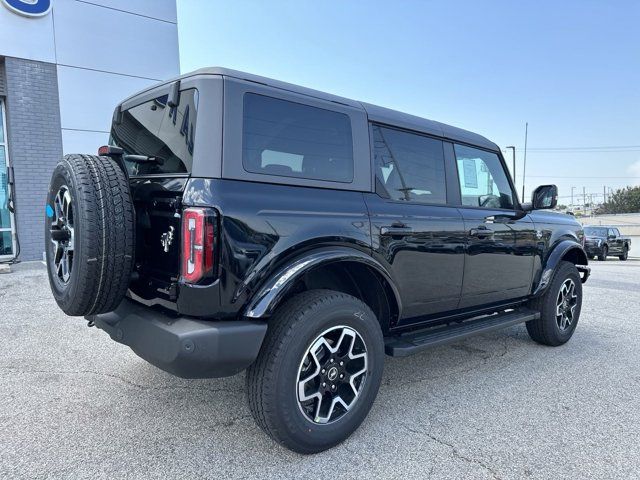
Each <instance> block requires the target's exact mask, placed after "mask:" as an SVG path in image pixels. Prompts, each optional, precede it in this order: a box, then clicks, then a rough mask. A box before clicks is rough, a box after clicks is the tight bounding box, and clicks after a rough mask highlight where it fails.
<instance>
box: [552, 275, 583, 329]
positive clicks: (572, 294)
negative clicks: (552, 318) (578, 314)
mask: <svg viewBox="0 0 640 480" xmlns="http://www.w3.org/2000/svg"><path fill="white" fill-rule="evenodd" d="M577 306H578V294H577V293H576V284H575V282H574V281H573V280H572V279H570V278H567V279H566V280H565V281H564V282H563V283H562V286H561V287H560V291H559V292H558V298H557V300H556V322H557V323H558V327H559V328H560V330H562V331H564V330H566V329H567V328H569V327H571V325H572V324H573V320H574V316H575V311H576V307H577Z"/></svg>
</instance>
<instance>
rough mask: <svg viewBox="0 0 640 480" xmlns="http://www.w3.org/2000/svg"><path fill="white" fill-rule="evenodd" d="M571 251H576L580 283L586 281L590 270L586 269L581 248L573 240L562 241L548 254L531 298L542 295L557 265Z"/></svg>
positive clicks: (585, 258) (586, 261) (585, 254)
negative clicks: (580, 275) (580, 277)
mask: <svg viewBox="0 0 640 480" xmlns="http://www.w3.org/2000/svg"><path fill="white" fill-rule="evenodd" d="M571 250H576V251H577V254H578V258H579V260H580V261H579V262H578V263H577V264H576V266H577V267H578V270H579V271H581V272H582V273H583V277H582V283H584V282H586V281H587V278H588V277H589V273H590V270H591V269H590V268H589V267H587V265H588V263H589V261H588V259H587V253H586V252H585V251H584V248H583V246H582V245H581V244H580V243H578V242H577V241H575V240H568V239H567V240H562V241H560V242H559V243H557V244H556V245H555V247H553V249H552V250H551V253H549V255H548V257H547V260H546V262H545V264H544V268H543V270H542V275H541V276H540V280H539V281H538V284H537V285H536V286H535V288H534V291H533V296H534V297H537V296H540V295H542V294H543V293H544V292H545V290H546V289H547V287H548V286H549V282H550V281H551V278H552V277H553V273H554V272H555V271H556V269H557V268H558V265H559V264H560V262H561V261H562V259H563V258H564V257H565V255H566V254H567V253H569V252H570V251H571Z"/></svg>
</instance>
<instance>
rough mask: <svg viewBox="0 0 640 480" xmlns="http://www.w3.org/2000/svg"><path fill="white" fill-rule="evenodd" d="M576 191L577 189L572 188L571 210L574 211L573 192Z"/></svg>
mask: <svg viewBox="0 0 640 480" xmlns="http://www.w3.org/2000/svg"><path fill="white" fill-rule="evenodd" d="M575 189H576V187H571V209H572V210H573V205H574V203H573V191H574V190H575Z"/></svg>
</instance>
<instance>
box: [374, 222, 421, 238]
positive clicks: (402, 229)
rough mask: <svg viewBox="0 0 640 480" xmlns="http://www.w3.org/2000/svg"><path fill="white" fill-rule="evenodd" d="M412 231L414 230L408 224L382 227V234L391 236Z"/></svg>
mask: <svg viewBox="0 0 640 480" xmlns="http://www.w3.org/2000/svg"><path fill="white" fill-rule="evenodd" d="M412 232H413V229H412V228H411V227H407V226H406V225H397V224H394V225H391V226H386V227H380V235H385V236H391V237H396V236H402V235H409V234H411V233H412Z"/></svg>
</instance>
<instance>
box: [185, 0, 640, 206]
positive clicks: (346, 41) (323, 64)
mask: <svg viewBox="0 0 640 480" xmlns="http://www.w3.org/2000/svg"><path fill="white" fill-rule="evenodd" d="M177 3H178V22H179V23H178V28H179V36H180V56H181V70H182V72H183V73H186V72H188V71H191V70H195V69H197V68H200V67H203V66H213V65H220V66H225V67H229V68H235V69H239V70H244V71H247V72H251V73H256V74H259V75H264V76H267V77H272V78H277V79H278V80H284V81H288V82H292V83H296V84H300V85H304V86H307V87H311V88H316V89H319V90H324V91H328V92H331V93H335V94H337V95H342V96H345V97H350V98H354V99H357V100H363V101H367V102H370V103H375V104H378V105H382V106H385V107H390V108H394V109H397V110H401V111H405V112H407V113H412V114H415V115H420V116H423V117H426V118H430V119H433V120H438V121H441V122H445V123H449V124H452V125H455V126H458V127H462V128H466V129H469V130H473V131H475V132H478V133H480V134H483V135H485V136H486V137H488V138H490V139H491V140H493V141H495V142H496V143H497V144H498V145H500V146H501V147H503V148H504V147H505V146H507V145H515V146H516V147H517V148H518V149H519V150H518V152H517V156H518V167H517V170H518V172H517V173H518V178H517V180H516V181H517V186H518V191H519V192H521V189H522V177H521V174H522V160H523V155H522V153H523V152H522V148H523V147H524V124H525V122H529V142H528V147H529V150H528V153H527V181H526V185H527V192H529V191H530V190H531V189H532V188H534V187H535V186H536V185H538V184H542V183H556V184H557V185H558V186H559V187H560V195H561V197H563V198H561V203H568V202H570V196H571V187H576V189H575V192H576V197H577V194H578V192H579V193H582V188H583V186H584V187H586V191H587V193H594V194H600V199H601V198H602V191H603V186H607V187H612V188H618V187H621V186H625V185H629V184H630V185H640V2H639V1H636V0H628V1H623V0H616V1H605V0H601V1H589V0H581V1H577V0H576V1H573V0H571V1H570V0H563V1H561V2H558V1H553V2H552V1H537V2H534V1H520V2H513V1H471V0H470V1H439V2H430V1H418V0H413V1H408V0H407V1H404V0H396V1H391V0H389V1H385V2H383V1H373V0H370V1H357V0H353V1H347V0H343V1H333V0H327V1H322V2H321V1H306V0H291V1H284V0H283V1H279V0H272V1H258V0H254V1H249V0H246V1H245V0H228V1H209V0H177ZM629 146H632V147H633V148H627V147H629ZM567 147H568V148H569V149H567ZM577 147H579V148H581V150H576V148H577ZM585 147H616V148H606V149H597V150H593V149H590V148H585ZM619 147H625V148H619ZM540 149H541V150H540ZM551 149H553V150H551ZM510 155H511V154H510V153H508V154H507V153H505V156H506V157H507V160H508V162H509V164H510V163H511V158H510ZM526 196H527V197H529V193H527V195H526ZM576 201H577V200H576Z"/></svg>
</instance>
